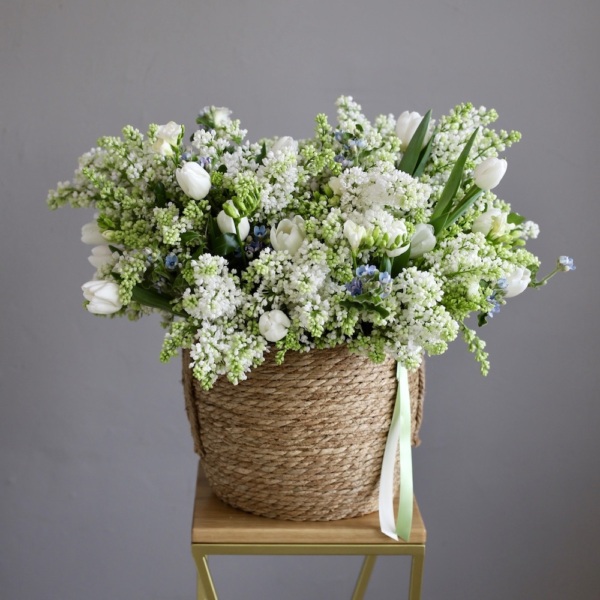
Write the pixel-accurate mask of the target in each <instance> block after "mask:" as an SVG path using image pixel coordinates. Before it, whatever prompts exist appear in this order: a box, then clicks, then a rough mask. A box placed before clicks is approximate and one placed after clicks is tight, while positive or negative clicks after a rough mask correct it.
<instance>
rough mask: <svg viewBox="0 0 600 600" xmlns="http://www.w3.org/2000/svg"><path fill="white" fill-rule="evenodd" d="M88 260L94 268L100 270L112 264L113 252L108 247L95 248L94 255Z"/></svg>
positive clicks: (93, 249)
mask: <svg viewBox="0 0 600 600" xmlns="http://www.w3.org/2000/svg"><path fill="white" fill-rule="evenodd" d="M88 260H89V261H90V264H91V265H92V267H95V268H96V269H99V268H100V267H102V266H104V265H107V264H108V263H110V262H112V250H111V249H110V248H109V247H108V246H94V247H93V248H92V255H91V256H89V257H88Z"/></svg>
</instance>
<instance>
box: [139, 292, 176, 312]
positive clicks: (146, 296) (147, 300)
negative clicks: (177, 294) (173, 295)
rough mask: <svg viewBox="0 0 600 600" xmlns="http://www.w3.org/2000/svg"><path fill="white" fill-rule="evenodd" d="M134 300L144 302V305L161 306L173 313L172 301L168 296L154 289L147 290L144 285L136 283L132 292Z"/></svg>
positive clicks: (162, 308)
mask: <svg viewBox="0 0 600 600" xmlns="http://www.w3.org/2000/svg"><path fill="white" fill-rule="evenodd" d="M132 298H133V300H135V301H136V302H139V303H140V304H143V305H144V306H151V307H152V308H159V309H161V310H166V311H167V312H170V313H172V312H173V309H172V308H171V301H170V300H169V298H167V297H166V296H162V295H161V294H159V293H158V292H156V291H154V290H147V289H144V288H143V287H141V286H139V285H136V286H134V288H133V294H132Z"/></svg>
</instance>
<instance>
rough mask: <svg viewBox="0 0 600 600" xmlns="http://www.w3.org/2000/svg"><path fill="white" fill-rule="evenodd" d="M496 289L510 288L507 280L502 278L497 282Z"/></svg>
mask: <svg viewBox="0 0 600 600" xmlns="http://www.w3.org/2000/svg"><path fill="white" fill-rule="evenodd" d="M496 287H497V288H498V289H499V290H505V289H506V288H507V287H508V281H506V279H505V278H504V277H501V278H500V279H498V281H497V282H496Z"/></svg>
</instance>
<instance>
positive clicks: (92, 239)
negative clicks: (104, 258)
mask: <svg viewBox="0 0 600 600" xmlns="http://www.w3.org/2000/svg"><path fill="white" fill-rule="evenodd" d="M81 241H82V242H83V243H84V244H90V245H91V246H97V245H98V244H105V243H106V238H105V237H104V236H103V235H102V233H101V232H100V228H99V227H98V223H96V221H92V222H91V223H86V224H85V225H84V226H83V227H82V228H81Z"/></svg>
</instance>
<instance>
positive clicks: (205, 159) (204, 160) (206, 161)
mask: <svg viewBox="0 0 600 600" xmlns="http://www.w3.org/2000/svg"><path fill="white" fill-rule="evenodd" d="M198 164H199V165H200V166H201V167H202V168H203V169H206V167H210V156H200V157H199V158H198Z"/></svg>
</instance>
